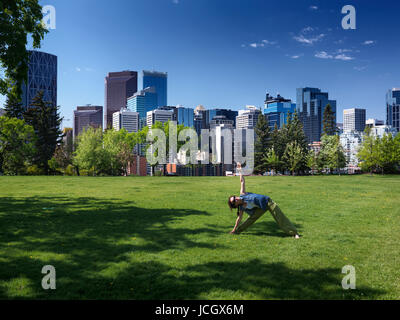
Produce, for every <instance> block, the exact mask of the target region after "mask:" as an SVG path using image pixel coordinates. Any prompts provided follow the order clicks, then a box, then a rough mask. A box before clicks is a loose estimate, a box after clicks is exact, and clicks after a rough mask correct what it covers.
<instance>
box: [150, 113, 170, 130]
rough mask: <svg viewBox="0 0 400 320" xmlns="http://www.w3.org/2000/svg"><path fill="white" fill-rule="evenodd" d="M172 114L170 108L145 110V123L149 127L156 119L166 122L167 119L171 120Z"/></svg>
mask: <svg viewBox="0 0 400 320" xmlns="http://www.w3.org/2000/svg"><path fill="white" fill-rule="evenodd" d="M173 116H174V112H173V111H172V110H160V109H155V110H152V111H149V112H147V121H146V125H147V126H148V127H149V128H151V126H152V125H153V124H155V123H156V122H157V121H159V122H161V123H166V122H168V121H172V119H173Z"/></svg>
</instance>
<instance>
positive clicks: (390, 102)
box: [386, 88, 400, 132]
mask: <svg viewBox="0 0 400 320" xmlns="http://www.w3.org/2000/svg"><path fill="white" fill-rule="evenodd" d="M386 124H387V125H389V126H392V127H393V128H394V129H396V131H397V132H399V131H400V89H396V88H393V89H391V90H389V91H388V92H387V94H386Z"/></svg>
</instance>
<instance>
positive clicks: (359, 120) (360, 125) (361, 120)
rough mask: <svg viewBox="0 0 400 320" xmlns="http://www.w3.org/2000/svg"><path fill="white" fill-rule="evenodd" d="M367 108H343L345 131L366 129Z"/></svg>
mask: <svg viewBox="0 0 400 320" xmlns="http://www.w3.org/2000/svg"><path fill="white" fill-rule="evenodd" d="M365 114H366V110H365V109H357V108H353V109H345V110H343V131H344V132H349V131H358V132H363V131H364V129H365Z"/></svg>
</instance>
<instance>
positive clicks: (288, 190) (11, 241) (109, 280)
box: [0, 175, 400, 299]
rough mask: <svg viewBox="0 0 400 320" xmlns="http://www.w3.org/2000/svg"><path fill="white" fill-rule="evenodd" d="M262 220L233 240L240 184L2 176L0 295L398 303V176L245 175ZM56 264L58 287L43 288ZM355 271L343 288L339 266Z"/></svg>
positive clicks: (207, 180) (192, 179)
mask: <svg viewBox="0 0 400 320" xmlns="http://www.w3.org/2000/svg"><path fill="white" fill-rule="evenodd" d="M246 184H247V190H248V191H251V192H255V193H262V194H267V195H269V196H270V197H271V198H272V199H273V200H274V201H276V202H277V203H278V204H279V206H280V207H281V208H282V210H283V212H284V213H285V214H286V215H287V216H288V217H289V219H290V220H291V221H292V222H293V223H294V224H295V225H296V226H297V227H298V229H299V231H300V234H302V235H303V237H302V238H301V239H299V240H295V239H293V238H291V237H286V236H285V234H284V233H283V232H282V231H280V230H279V229H278V227H277V225H276V224H275V222H274V220H273V219H272V217H271V216H270V215H269V213H266V214H265V215H264V216H263V217H262V218H261V219H260V220H259V221H257V222H256V223H255V224H254V225H253V226H252V227H251V228H250V229H248V231H246V232H245V233H243V234H241V235H239V236H238V235H231V234H229V233H228V232H229V231H230V230H231V229H232V227H233V224H234V221H235V218H236V217H235V212H231V211H230V210H229V208H228V206H227V198H228V196H229V195H232V194H238V192H239V180H238V178H237V177H179V178H177V177H158V178H157V177H154V178H152V177H134V178H133V177H132V178H131V177H129V178H123V177H120V178H119V177H114V178H113V177H104V178H91V177H0V298H3V299H4V298H5V299H32V298H34V299H399V298H400V285H399V283H400V271H399V268H398V266H399V265H400V259H399V257H400V254H399V250H398V248H399V240H400V236H399V234H400V197H399V193H400V177H397V176H372V177H371V176H368V175H367V176H341V177H338V176H318V177H317V176H316V177H248V178H247V179H246ZM44 265H53V266H54V267H55V268H56V272H57V275H56V277H57V278H56V279H57V288H56V290H43V289H42V287H41V281H42V277H43V276H44V275H43V274H42V273H41V270H42V267H43V266H44ZM345 265H353V266H354V267H355V268H356V281H357V282H356V285H357V289H356V290H343V289H342V286H341V281H342V278H343V276H344V274H342V273H341V271H342V267H343V266H345Z"/></svg>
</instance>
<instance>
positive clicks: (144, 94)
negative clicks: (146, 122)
mask: <svg viewBox="0 0 400 320" xmlns="http://www.w3.org/2000/svg"><path fill="white" fill-rule="evenodd" d="M126 107H127V108H128V109H130V110H131V111H133V112H138V113H139V118H140V119H146V116H147V112H148V111H151V110H154V109H157V93H156V91H155V89H154V88H153V87H151V88H145V89H144V90H141V91H138V92H136V93H135V94H134V95H133V96H132V97H130V98H128V99H127V103H126Z"/></svg>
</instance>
